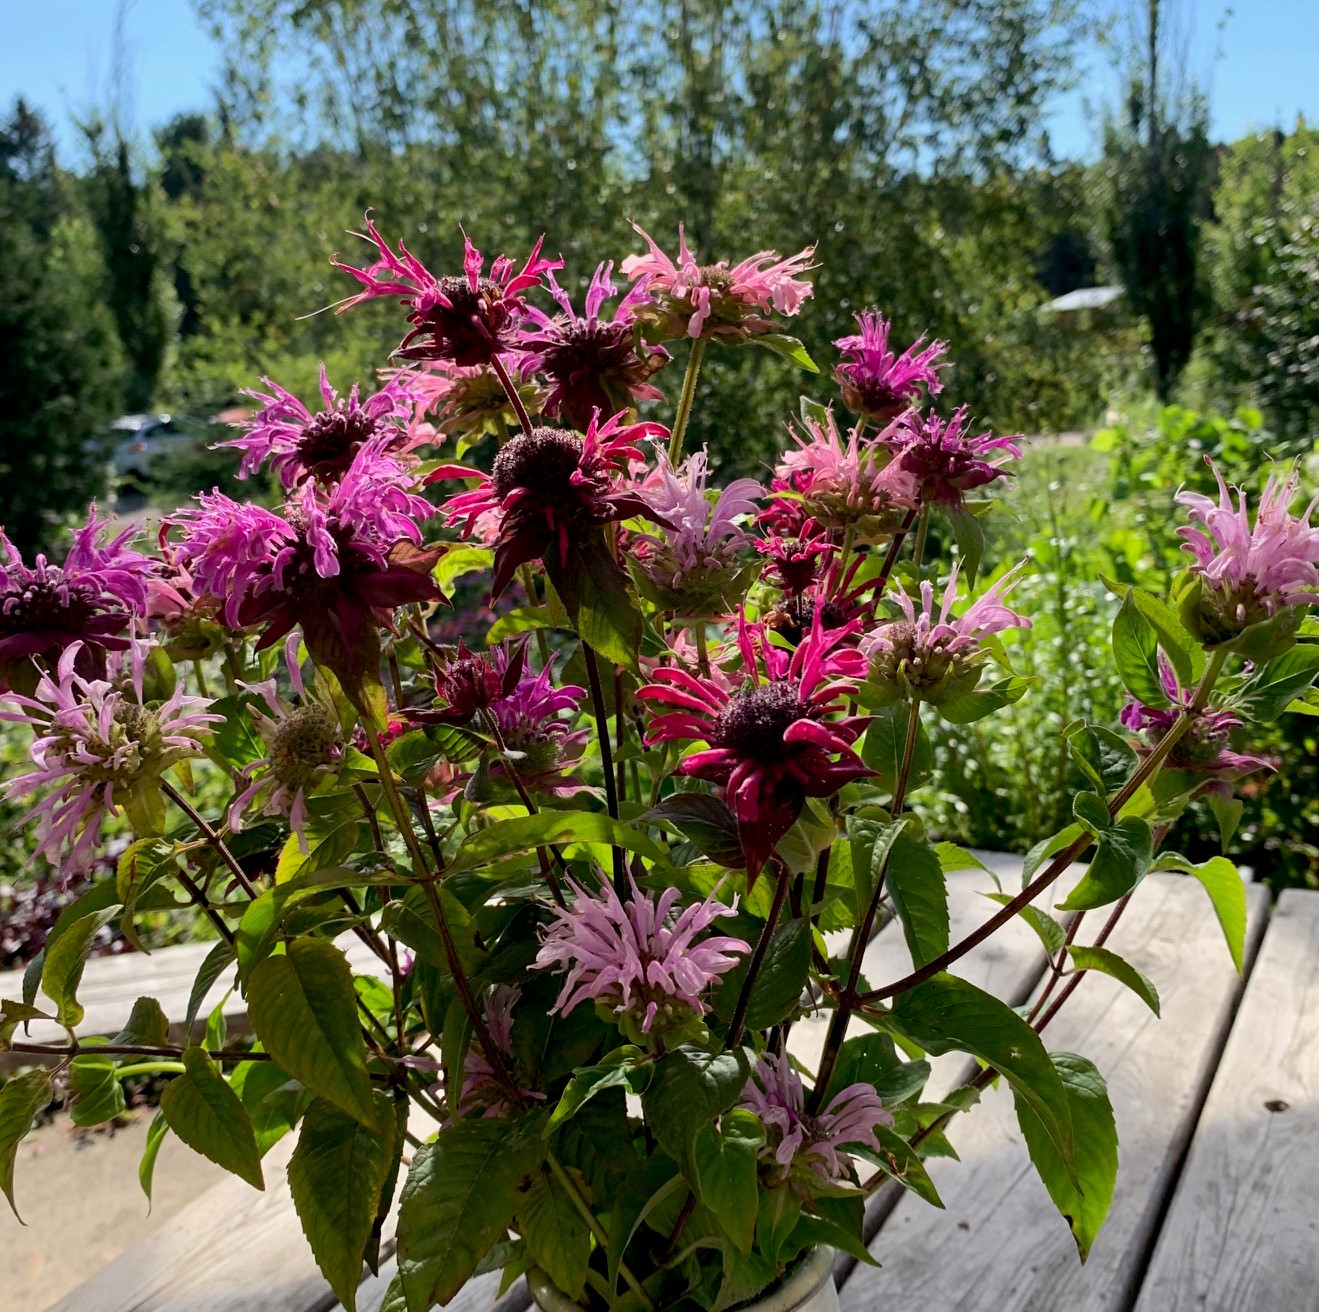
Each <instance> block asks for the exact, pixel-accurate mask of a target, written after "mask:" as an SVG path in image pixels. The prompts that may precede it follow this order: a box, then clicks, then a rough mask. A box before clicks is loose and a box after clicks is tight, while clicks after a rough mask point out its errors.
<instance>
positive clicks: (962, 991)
mask: <svg viewBox="0 0 1319 1312" xmlns="http://www.w3.org/2000/svg"><path fill="white" fill-rule="evenodd" d="M887 1022H888V1024H889V1025H890V1026H891V1027H892V1028H894V1029H896V1030H897V1031H898V1033H899V1034H901V1035H903V1036H904V1037H905V1038H907V1039H910V1040H911V1041H912V1042H913V1043H916V1044H918V1045H919V1046H920V1047H921V1048H923V1049H924V1050H925V1051H926V1052H928V1053H929V1054H930V1055H931V1056H935V1057H938V1056H942V1055H943V1054H944V1053H945V1052H969V1053H970V1054H971V1055H972V1056H974V1057H979V1058H980V1060H981V1061H983V1062H985V1063H987V1064H988V1065H990V1066H993V1067H994V1068H995V1070H997V1071H999V1072H1000V1073H1001V1074H1002V1075H1004V1076H1006V1077H1007V1079H1008V1080H1009V1082H1010V1083H1011V1084H1012V1086H1013V1088H1015V1089H1019V1090H1020V1091H1021V1095H1022V1097H1023V1098H1025V1099H1026V1101H1027V1102H1028V1103H1029V1104H1030V1106H1031V1107H1032V1108H1033V1109H1034V1110H1035V1112H1036V1114H1037V1115H1038V1116H1039V1118H1040V1120H1041V1122H1042V1123H1043V1125H1044V1127H1045V1129H1046V1131H1047V1132H1048V1135H1049V1138H1050V1139H1051V1140H1052V1141H1053V1143H1054V1144H1055V1146H1056V1147H1057V1150H1058V1153H1059V1155H1060V1157H1061V1158H1062V1160H1063V1161H1064V1162H1070V1161H1071V1158H1072V1121H1071V1113H1070V1111H1069V1108H1068V1100H1067V1094H1066V1091H1065V1089H1064V1088H1063V1084H1062V1080H1061V1079H1060V1078H1059V1076H1058V1072H1057V1071H1056V1070H1055V1069H1054V1066H1053V1063H1052V1062H1051V1061H1050V1060H1049V1054H1048V1053H1047V1052H1046V1051H1045V1050H1044V1045H1043V1044H1042V1043H1041V1042H1040V1037H1039V1035H1038V1034H1036V1033H1035V1031H1034V1030H1033V1029H1031V1027H1030V1026H1029V1025H1027V1024H1026V1022H1025V1021H1024V1020H1023V1019H1022V1018H1021V1017H1020V1016H1019V1015H1017V1013H1016V1012H1015V1011H1013V1010H1012V1008H1011V1007H1009V1006H1008V1005H1007V1004H1006V1003H1003V1002H1000V1001H999V1000H998V999H997V998H995V997H993V996H992V995H991V994H988V993H986V992H985V991H984V990H983V989H978V988H976V987H975V985H974V984H969V983H967V981H966V980H964V979H958V978H957V977H956V976H955V975H948V974H939V975H934V976H932V977H931V978H930V979H927V980H926V981H924V983H921V984H917V985H916V986H915V987H914V988H910V989H907V990H906V991H905V992H903V993H899V994H898V996H897V997H896V998H894V1000H893V1007H892V1010H891V1011H890V1012H889V1014H888V1017H887Z"/></svg>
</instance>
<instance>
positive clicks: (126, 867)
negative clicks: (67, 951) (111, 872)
mask: <svg viewBox="0 0 1319 1312" xmlns="http://www.w3.org/2000/svg"><path fill="white" fill-rule="evenodd" d="M155 650H156V651H159V650H160V649H159V648H158V647H157V648H155ZM177 869H178V857H177V849H176V847H175V845H174V844H173V843H171V842H168V841H166V840H165V839H163V838H139V839H138V840H137V841H136V842H134V843H131V844H129V846H128V847H127V849H125V851H124V854H123V855H122V856H121V857H120V858H119V864H118V866H117V868H116V872H115V890H116V892H117V894H118V897H119V900H120V901H121V902H122V903H123V904H124V913H123V917H122V919H121V921H120V928H121V929H122V930H123V933H124V937H125V938H126V939H128V941H129V942H130V943H131V944H132V945H133V946H134V948H136V949H137V951H139V952H147V951H149V949H148V948H147V947H146V945H145V944H144V943H142V942H141V940H140V939H139V938H138V936H137V930H136V927H135V926H134V923H133V920H134V915H135V913H136V910H137V903H138V899H139V898H140V897H141V896H142V895H143V894H144V893H145V892H146V891H147V889H149V888H151V887H152V885H154V884H155V883H156V882H157V881H158V880H160V879H162V878H163V877H164V876H166V875H168V874H171V873H173V872H174V871H176V870H177Z"/></svg>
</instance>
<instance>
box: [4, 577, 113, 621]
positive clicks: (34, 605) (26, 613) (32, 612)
mask: <svg viewBox="0 0 1319 1312" xmlns="http://www.w3.org/2000/svg"><path fill="white" fill-rule="evenodd" d="M100 596H101V590H100V588H99V587H98V586H97V585H96V584H94V583H91V582H88V581H78V580H76V579H65V578H64V576H63V571H62V570H60V569H59V568H57V567H53V566H52V567H50V568H48V569H47V570H46V571H45V574H44V576H36V577H33V578H30V579H28V580H26V581H25V582H23V583H21V584H19V585H18V586H17V587H15V588H14V589H13V590H12V591H10V592H9V593H7V594H5V595H3V596H0V636H3V635H6V634H13V633H32V632H37V631H40V630H43V629H58V630H61V631H63V632H66V633H80V632H82V631H84V630H85V629H86V628H87V626H88V624H89V623H90V622H91V621H92V620H93V619H94V618H95V617H96V616H98V615H100V614H102V613H103V611H104V607H102V606H101V605H100V604H99V599H100Z"/></svg>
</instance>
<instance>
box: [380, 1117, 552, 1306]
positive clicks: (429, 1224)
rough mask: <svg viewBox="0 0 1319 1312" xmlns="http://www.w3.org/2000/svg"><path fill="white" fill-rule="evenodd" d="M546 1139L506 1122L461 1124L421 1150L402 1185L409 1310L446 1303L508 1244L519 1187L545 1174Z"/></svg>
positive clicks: (401, 1241)
mask: <svg viewBox="0 0 1319 1312" xmlns="http://www.w3.org/2000/svg"><path fill="white" fill-rule="evenodd" d="M544 1152H545V1149H544V1142H543V1140H542V1139H541V1137H540V1135H539V1134H536V1133H531V1132H528V1131H527V1130H526V1127H525V1126H520V1125H518V1124H517V1123H516V1122H509V1121H507V1120H489V1119H485V1118H480V1119H477V1120H468V1121H457V1122H455V1123H454V1124H452V1125H449V1126H446V1127H445V1128H444V1129H442V1130H441V1131H440V1132H439V1134H437V1135H436V1136H435V1138H434V1140H432V1141H431V1142H430V1143H428V1144H425V1145H423V1146H422V1147H421V1148H419V1149H418V1150H417V1154H416V1156H415V1157H414V1158H413V1159H412V1166H411V1168H410V1169H409V1171H408V1178H407V1183H406V1184H404V1186H403V1200H402V1203H401V1205H400V1209H399V1219H398V1266H399V1274H400V1276H401V1278H402V1284H403V1291H404V1293H405V1295H406V1296H407V1302H408V1307H409V1308H429V1307H431V1306H432V1305H433V1304H435V1303H447V1302H448V1301H449V1300H450V1299H451V1298H452V1297H453V1296H454V1295H455V1294H456V1293H457V1292H458V1291H459V1290H460V1289H461V1288H462V1287H463V1285H464V1284H465V1283H466V1282H467V1280H468V1279H469V1277H470V1276H471V1275H472V1273H473V1271H475V1270H476V1266H477V1263H478V1262H480V1260H481V1259H482V1258H483V1257H484V1256H485V1255H486V1253H487V1252H489V1250H490V1249H491V1248H492V1247H493V1246H494V1245H495V1243H496V1242H497V1241H498V1240H501V1239H503V1238H504V1235H505V1232H506V1231H507V1229H508V1227H509V1224H510V1223H511V1222H512V1220H513V1215H514V1213H515V1212H516V1210H517V1206H518V1203H519V1201H520V1193H519V1186H520V1185H521V1184H522V1182H523V1181H524V1180H526V1179H527V1178H528V1177H529V1176H532V1175H535V1174H536V1172H537V1171H539V1169H540V1165H541V1162H542V1160H543V1158H544Z"/></svg>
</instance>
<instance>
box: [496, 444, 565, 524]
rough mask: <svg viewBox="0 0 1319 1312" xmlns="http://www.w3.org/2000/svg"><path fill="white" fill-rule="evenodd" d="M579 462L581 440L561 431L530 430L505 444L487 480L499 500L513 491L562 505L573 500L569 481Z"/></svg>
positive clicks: (544, 501)
mask: <svg viewBox="0 0 1319 1312" xmlns="http://www.w3.org/2000/svg"><path fill="white" fill-rule="evenodd" d="M581 462H582V439H581V438H580V437H578V436H577V434H576V433H569V432H567V431H566V430H564V429H562V428H533V429H532V430H531V432H530V433H521V434H519V435H518V436H517V437H515V438H513V440H512V441H511V442H508V443H507V444H506V445H505V446H504V448H503V449H502V450H501V451H500V453H499V454H498V455H497V456H496V457H495V463H494V466H493V468H492V469H491V472H490V481H491V483H492V485H493V486H494V490H495V495H496V496H498V497H499V499H500V500H501V501H502V500H503V499H504V498H505V497H506V496H508V495H509V493H510V492H512V491H514V489H516V488H526V489H527V490H529V491H531V492H534V493H535V495H536V499H537V501H538V502H540V503H542V504H545V505H553V506H563V505H567V504H569V503H570V502H572V501H573V500H575V499H576V497H575V491H574V488H573V485H572V482H571V479H572V476H573V474H575V473H576V472H577V470H578V469H579V468H580V466H581Z"/></svg>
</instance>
